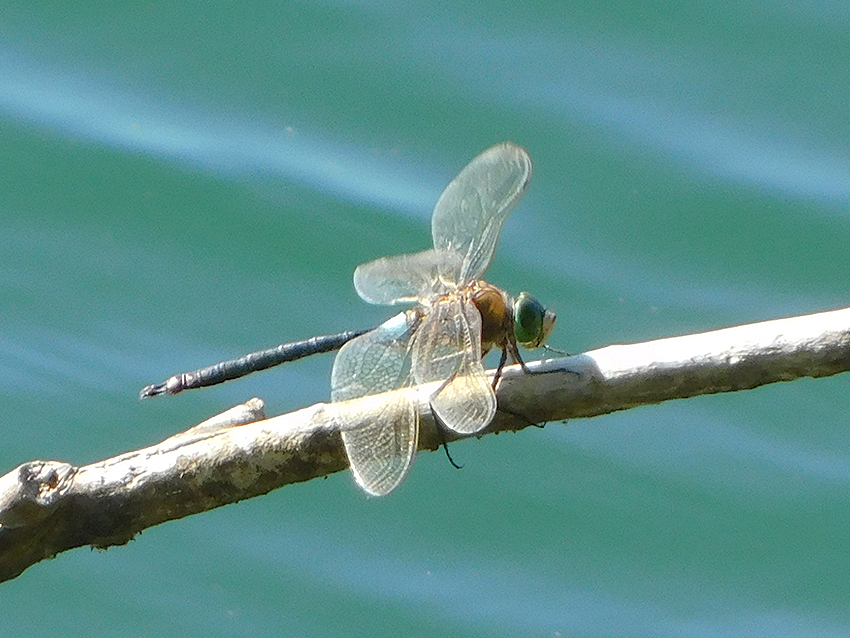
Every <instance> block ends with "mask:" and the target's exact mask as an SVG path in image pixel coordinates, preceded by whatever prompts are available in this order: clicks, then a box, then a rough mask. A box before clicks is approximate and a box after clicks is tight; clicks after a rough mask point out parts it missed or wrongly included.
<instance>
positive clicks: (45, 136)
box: [0, 0, 850, 637]
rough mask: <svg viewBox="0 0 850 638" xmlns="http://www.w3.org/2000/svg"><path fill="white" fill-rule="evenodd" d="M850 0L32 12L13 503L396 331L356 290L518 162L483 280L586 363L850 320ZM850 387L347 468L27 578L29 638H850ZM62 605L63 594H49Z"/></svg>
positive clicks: (13, 55) (15, 238)
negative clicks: (36, 487) (746, 331)
mask: <svg viewBox="0 0 850 638" xmlns="http://www.w3.org/2000/svg"><path fill="white" fill-rule="evenodd" d="M848 60H850V10H848V8H847V6H846V4H845V3H836V2H828V1H822V2H794V1H790V2H739V3H722V4H712V3H709V4H706V3H697V2H693V1H683V2H673V3H669V2H666V3H661V2H657V3H652V2H650V3H644V2H618V3H593V4H592V5H588V6H585V5H584V4H581V3H571V2H566V3H563V2H531V3H526V4H525V5H522V6H520V5H517V4H516V3H507V2H492V3H487V4H481V3H478V4H474V3H469V4H465V3H461V4H457V3H441V2H422V3H410V4H409V6H408V4H406V3H400V4H399V3H390V2H301V3H290V2H279V3H207V4H206V5H197V4H195V3H186V2H177V3H170V4H166V3H160V4H157V3H153V4H152V3H144V4H138V3H121V2H117V3H111V4H109V5H108V6H104V5H103V4H102V3H95V2H90V3H75V4H74V5H73V6H71V5H68V4H67V3H60V2H40V3H25V2H18V1H16V0H11V1H9V2H6V3H5V4H4V6H3V8H2V9H0V164H2V177H0V302H2V309H3V310H2V322H0V387H2V388H3V391H2V393H0V413H2V414H3V415H4V416H3V418H2V421H0V423H2V431H3V436H2V439H3V445H2V446H0V472H6V471H9V470H11V469H12V468H14V467H15V466H16V465H18V464H19V463H22V462H24V461H27V460H31V459H35V458H57V459H62V460H67V461H69V462H73V463H76V464H83V463H87V462H92V461H95V460H98V459H101V458H105V457H109V456H113V455H115V454H117V453H119V452H121V451H123V450H128V449H133V448H136V447H139V446H144V445H149V444H152V443H154V442H156V441H159V440H161V439H163V438H165V437H167V436H169V435H171V434H173V433H175V432H177V431H180V430H182V429H185V428H187V427H189V426H190V425H192V424H193V423H195V422H197V421H200V420H202V419H203V418H206V417H207V416H209V415H210V414H213V413H216V412H218V411H221V410H223V409H224V408H226V407H228V406H229V405H232V404H234V403H236V402H240V401H242V400H244V399H247V398H249V397H251V396H255V395H259V396H262V397H264V398H265V400H266V402H267V404H268V408H269V411H270V412H271V413H279V412H284V411H288V410H292V409H296V408H298V407H302V406H306V405H310V404H312V403H314V402H317V401H322V400H326V399H327V397H328V395H329V376H330V367H331V363H332V358H331V357H330V356H325V357H315V358H313V360H308V361H302V362H299V363H297V364H295V365H292V366H290V367H288V368H285V369H279V370H277V371H273V372H267V373H265V374H262V375H258V376H255V377H250V378H248V379H245V380H241V381H238V382H234V383H231V384H227V385H225V386H220V387H218V388H216V389H210V390H206V391H203V392H199V393H189V394H186V395H181V396H178V397H173V398H169V399H158V400H155V401H150V402H144V403H139V402H138V401H137V399H136V393H137V391H138V389H139V387H140V386H142V385H144V384H145V383H149V382H152V381H158V380H161V379H163V378H165V377H166V376H168V375H169V374H172V373H175V372H179V371H183V370H186V369H190V368H194V367H197V366H199V365H203V364H207V363H212V362H215V361H217V360H219V359H221V358H222V357H227V356H232V355H236V354H241V353H243V352H247V351H249V350H252V349H255V348H259V347H265V346H270V345H274V344H276V343H278V342H280V341H283V340H288V339H294V338H301V337H306V336H309V335H311V334H315V333H320V332H332V331H336V330H340V329H345V328H352V327H361V326H368V325H374V324H376V323H378V322H380V321H381V320H382V319H383V318H385V317H387V316H389V314H390V313H391V312H392V310H391V309H387V308H377V307H370V306H368V305H367V304H365V303H362V302H361V301H359V300H358V299H357V297H356V294H355V293H354V290H353V287H352V285H351V273H352V272H353V269H354V267H355V266H356V265H357V264H358V263H361V262H364V261H367V260H370V259H373V258H375V257H378V256H381V255H385V254H395V253H400V252H408V251H414V250H420V249H424V248H427V247H428V245H429V243H430V233H429V220H430V214H431V210H432V208H433V205H434V203H435V202H436V200H437V198H438V197H439V195H440V192H441V191H442V189H443V188H444V187H445V185H446V184H447V183H448V182H449V181H450V180H451V178H452V177H454V175H455V174H456V173H457V172H458V171H459V170H460V169H461V168H462V167H463V166H464V165H465V164H466V163H467V162H468V161H469V160H470V159H472V157H474V156H475V155H476V154H477V153H479V152H480V151H482V150H483V149H485V148H487V147H488V146H490V145H492V144H494V143H497V142H500V141H503V140H507V139H510V140H513V141H515V142H518V143H520V144H522V145H524V146H525V147H526V148H528V149H529V151H530V152H531V155H532V157H533V158H534V161H535V175H534V178H533V180H532V184H531V188H530V190H529V193H528V194H527V196H526V197H525V198H524V200H523V201H522V202H521V204H520V205H519V207H518V208H517V210H516V211H515V213H514V214H513V215H512V217H511V219H509V220H508V222H507V224H506V226H505V230H504V232H503V235H502V238H501V241H500V244H499V249H498V252H497V256H496V259H495V261H494V263H493V266H492V267H491V269H490V271H489V273H488V279H489V280H491V281H493V282H494V283H496V284H498V285H500V286H502V287H504V288H507V289H508V290H511V291H514V292H516V291H518V290H521V289H528V290H531V291H533V292H534V294H535V295H536V296H538V298H540V299H541V300H542V301H543V302H544V303H546V304H548V305H551V306H552V307H553V308H554V309H555V310H557V311H558V313H559V322H558V325H557V327H556V331H555V333H554V334H553V337H552V343H553V344H554V345H555V346H557V347H561V348H563V349H567V350H569V351H571V352H578V351H581V350H584V349H590V348H594V347H600V346H603V345H607V344H610V343H627V342H633V341H640V340H644V339H650V338H657V337H663V336H672V335H677V334H683V333H688V332H695V331H700V330H707V329H712V328H719V327H724V326H728V325H735V324H739V323H745V322H749V321H758V320H763V319H770V318H776V317H782V316H791V315H797V314H803V313H808V312H816V311H820V310H828V309H832V308H837V307H843V306H846V305H848V301H847V300H848V298H850V294H848V293H850V276H848V275H850V268H848V262H849V261H850V260H848V255H847V246H848V245H850V154H848V152H847V149H848V148H849V147H850V118H848V116H847V104H848V103H850V83H848V82H847V77H848V70H850V69H848ZM847 384H848V381H847V379H845V378H843V377H840V376H839V377H836V378H832V379H825V380H818V381H812V380H806V381H799V382H794V383H790V384H783V385H777V386H771V387H766V388H762V389H760V390H756V391H752V392H747V393H737V394H732V395H726V396H712V397H702V398H699V399H694V400H689V401H681V402H677V403H673V404H667V405H662V406H657V407H647V408H642V409H638V410H631V411H628V412H624V413H620V414H615V415H610V416H608V417H604V418H599V419H595V420H593V421H575V422H571V423H570V424H569V425H567V426H563V425H560V424H551V425H550V426H548V427H547V428H545V429H544V430H534V431H526V432H523V433H521V434H519V435H516V436H500V437H486V438H485V439H483V440H481V441H471V442H465V443H461V444H457V445H455V446H454V448H453V453H454V456H455V458H456V459H457V460H458V461H460V462H461V463H462V464H463V465H464V466H465V467H464V469H463V470H462V471H460V472H456V471H454V470H452V469H451V468H450V466H449V465H448V464H447V463H446V461H445V458H444V457H443V456H442V455H441V454H425V455H422V456H420V457H419V459H418V462H417V463H416V465H415V467H414V469H413V471H412V473H411V475H410V477H409V479H408V480H407V482H406V483H405V484H404V485H403V486H402V488H401V489H399V490H398V492H396V493H394V494H393V495H392V496H390V497H389V498H386V499H381V500H375V499H371V500H370V499H367V498H365V497H363V496H362V495H361V494H360V493H359V492H358V491H357V489H356V488H355V487H354V485H353V482H352V481H351V479H350V477H349V476H348V475H347V474H346V473H340V474H338V475H335V476H333V477H331V478H329V479H328V480H326V481H313V482H311V483H309V484H305V485H299V486H294V487H290V488H287V489H284V490H279V491H277V492H275V493H272V494H270V495H268V496H265V497H263V498H259V499H254V500H253V501H251V502H247V503H242V504H239V505H234V506H230V507H227V508H223V509H221V510H218V511H215V512H210V513H207V514H203V515H200V516H195V517H192V518H190V519H186V520H183V521H178V522H173V523H169V524H167V525H163V526H160V527H158V528H154V529H151V530H148V531H146V532H145V533H144V534H142V535H141V536H140V537H139V538H138V539H136V540H135V541H134V542H132V543H131V544H129V545H128V546H127V547H123V548H115V549H112V550H110V551H108V552H91V551H87V550H76V551H73V552H68V553H65V554H62V555H60V556H59V557H57V558H56V559H55V560H53V561H49V562H44V563H41V564H39V565H37V566H36V567H33V568H31V569H30V570H28V571H27V572H25V573H24V574H23V575H22V576H21V577H20V578H18V579H16V580H14V581H11V582H9V583H6V584H4V585H2V595H0V610H2V618H3V626H4V629H6V631H8V632H9V633H10V634H12V633H22V632H23V631H28V632H41V631H47V630H50V631H57V630H58V631H60V632H66V633H67V632H71V633H73V634H78V635H83V634H85V635H89V636H139V635H157V636H185V635H205V636H242V635H251V636H266V635H268V636H376V635H407V636H434V635H443V636H724V637H726V636H768V635H769V636H776V637H779V636H809V635H811V636H815V635H817V636H831V635H835V636H846V635H848V633H850V611H848V610H850V604H848V602H850V601H848V592H850V582H848V581H850V576H848V575H850V555H848V551H847V547H848V546H850V528H848V526H847V517H848V511H849V510H850V428H848V423H847V412H848V409H850V398H848V393H847ZM46 592H47V593H48V595H45V593H46Z"/></svg>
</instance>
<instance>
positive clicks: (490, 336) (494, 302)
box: [467, 281, 513, 355]
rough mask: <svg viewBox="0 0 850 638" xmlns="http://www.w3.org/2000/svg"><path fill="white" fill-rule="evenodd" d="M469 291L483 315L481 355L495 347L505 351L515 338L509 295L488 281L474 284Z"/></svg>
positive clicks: (473, 301) (470, 296)
mask: <svg viewBox="0 0 850 638" xmlns="http://www.w3.org/2000/svg"><path fill="white" fill-rule="evenodd" d="M467 291H468V294H469V299H470V301H471V302H472V303H473V304H475V307H476V308H478V312H479V314H480V315H481V354H482V355H483V354H486V353H487V352H489V351H490V349H491V348H493V347H494V346H495V347H497V348H500V349H505V347H506V346H507V344H508V343H509V342H510V341H512V336H513V318H512V316H511V313H510V311H509V306H510V301H509V298H508V295H507V293H506V292H504V291H503V290H501V289H499V288H497V287H496V286H494V285H493V284H488V283H487V282H486V281H474V282H472V283H471V284H470V285H469V286H468V288H467Z"/></svg>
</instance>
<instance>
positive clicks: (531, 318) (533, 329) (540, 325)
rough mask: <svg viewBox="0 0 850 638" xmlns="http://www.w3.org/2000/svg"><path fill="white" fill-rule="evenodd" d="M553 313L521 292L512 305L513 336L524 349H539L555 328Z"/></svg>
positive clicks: (529, 295) (527, 294) (528, 294)
mask: <svg viewBox="0 0 850 638" xmlns="http://www.w3.org/2000/svg"><path fill="white" fill-rule="evenodd" d="M555 318H556V317H555V313H554V312H552V311H551V310H547V309H546V308H544V307H543V304H541V303H540V302H539V301H537V299H535V298H534V297H532V296H531V294H530V293H527V292H521V293H519V296H518V297H517V298H516V302H515V303H514V334H515V335H516V340H517V341H518V342H519V343H520V344H522V346H523V347H525V348H539V347H540V346H541V345H543V342H544V341H546V339H547V338H548V337H549V333H550V332H552V328H554V327H555Z"/></svg>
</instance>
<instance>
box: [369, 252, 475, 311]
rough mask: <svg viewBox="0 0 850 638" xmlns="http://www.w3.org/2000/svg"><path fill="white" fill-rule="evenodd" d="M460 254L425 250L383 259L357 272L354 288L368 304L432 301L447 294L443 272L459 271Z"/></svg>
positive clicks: (372, 262) (370, 263) (371, 262)
mask: <svg viewBox="0 0 850 638" xmlns="http://www.w3.org/2000/svg"><path fill="white" fill-rule="evenodd" d="M460 263H461V257H460V255H459V254H458V253H451V252H437V251H436V250H433V249H431V250H425V251H422V252H420V253H413V254H410V255H397V256H395V257H382V258H381V259H376V260H375V261H370V262H369V263H366V264H361V265H359V266H358V267H357V269H356V270H355V271H354V288H355V289H356V290H357V294H358V295H360V297H361V298H362V299H363V300H364V301H368V302H369V303H375V304H387V305H389V304H396V303H404V302H411V301H418V300H420V299H429V298H431V297H433V296H436V295H440V294H442V293H443V292H445V285H444V284H443V283H442V282H441V281H440V272H441V270H442V268H450V269H455V268H456V269H459V268H460Z"/></svg>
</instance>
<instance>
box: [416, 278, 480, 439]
mask: <svg viewBox="0 0 850 638" xmlns="http://www.w3.org/2000/svg"><path fill="white" fill-rule="evenodd" d="M412 355H413V357H412V368H411V376H412V377H413V379H414V380H415V382H416V383H417V384H419V383H429V382H431V381H444V382H445V383H444V385H443V386H442V387H441V388H440V389H439V390H438V391H437V392H436V393H435V394H434V395H433V396H432V397H431V407H432V408H433V409H434V411H435V412H436V413H437V416H438V417H439V418H440V420H441V421H442V422H443V423H444V424H445V425H446V427H449V428H451V429H452V430H454V431H455V432H459V433H461V434H472V433H474V432H478V431H479V430H481V429H483V428H484V427H486V426H487V424H489V423H490V421H491V420H492V419H493V416H494V415H495V414H496V395H495V394H494V393H493V388H491V387H490V382H489V380H488V379H487V375H486V374H484V366H482V365H481V315H480V314H479V313H478V310H477V309H476V308H475V306H473V305H472V304H464V303H463V302H462V300H461V299H460V297H459V296H456V295H453V296H451V297H449V298H448V299H447V300H446V301H445V302H443V303H440V304H437V305H435V306H434V307H433V308H432V309H431V311H430V312H429V314H428V315H426V317H425V319H424V320H423V321H422V323H421V325H420V327H419V330H418V331H417V334H416V340H415V341H414V343H413V347H412Z"/></svg>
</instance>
